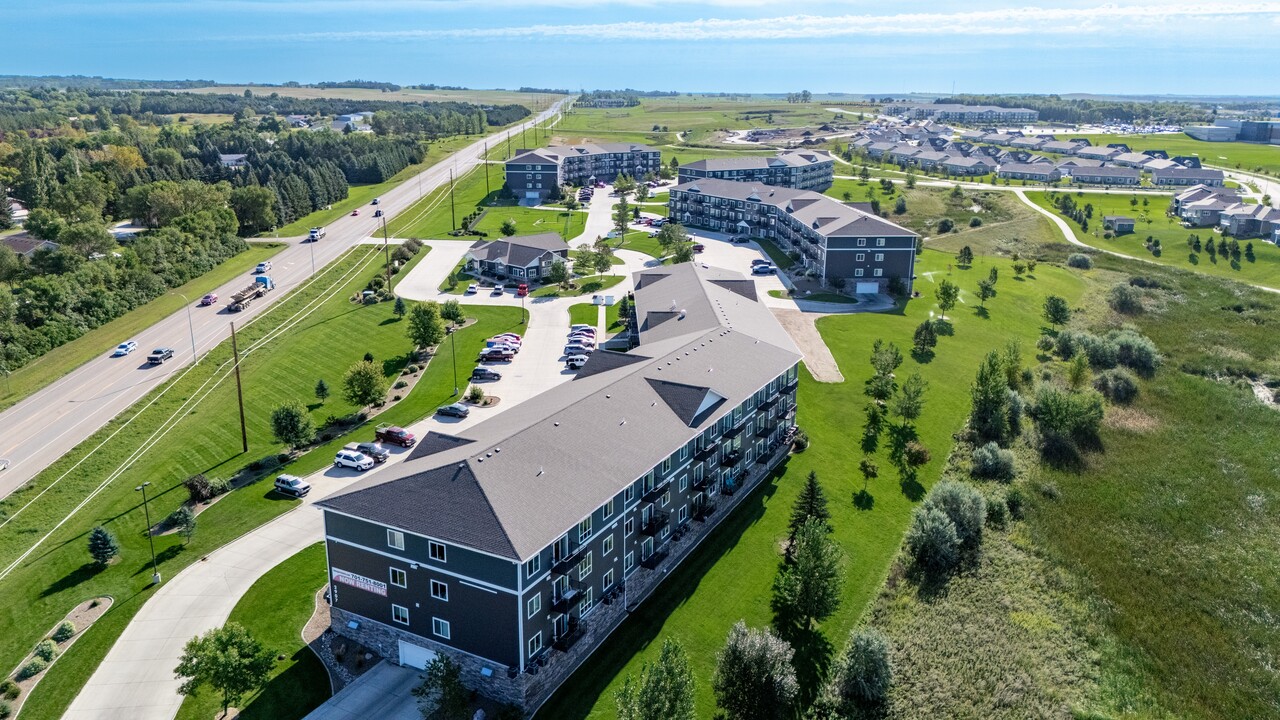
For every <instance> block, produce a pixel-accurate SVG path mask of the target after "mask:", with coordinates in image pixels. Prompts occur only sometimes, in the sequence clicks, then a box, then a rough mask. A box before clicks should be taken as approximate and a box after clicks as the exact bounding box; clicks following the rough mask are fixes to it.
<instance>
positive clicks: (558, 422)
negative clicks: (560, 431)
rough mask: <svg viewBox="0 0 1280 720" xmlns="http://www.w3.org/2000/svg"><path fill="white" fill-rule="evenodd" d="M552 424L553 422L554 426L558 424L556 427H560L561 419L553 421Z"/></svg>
mask: <svg viewBox="0 0 1280 720" xmlns="http://www.w3.org/2000/svg"><path fill="white" fill-rule="evenodd" d="M551 424H552V425H554V426H556V427H560V421H559V420H556V421H555V422H553V423H551Z"/></svg>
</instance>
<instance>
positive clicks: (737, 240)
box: [729, 235, 751, 245]
mask: <svg viewBox="0 0 1280 720" xmlns="http://www.w3.org/2000/svg"><path fill="white" fill-rule="evenodd" d="M729 242H731V243H738V244H740V245H741V244H744V243H749V242H751V238H749V237H747V236H746V235H739V236H737V237H731V238H729Z"/></svg>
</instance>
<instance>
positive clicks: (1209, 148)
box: [1088, 133, 1280, 176]
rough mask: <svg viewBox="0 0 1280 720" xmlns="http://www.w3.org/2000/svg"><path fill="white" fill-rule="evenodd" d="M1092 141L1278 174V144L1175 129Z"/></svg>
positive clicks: (1106, 136) (1098, 143)
mask: <svg viewBox="0 0 1280 720" xmlns="http://www.w3.org/2000/svg"><path fill="white" fill-rule="evenodd" d="M1088 138H1089V142H1091V143H1093V144H1094V145H1107V144H1110V143H1125V144H1126V145H1128V146H1129V147H1130V148H1132V149H1133V151H1134V152H1142V151H1143V150H1165V151H1167V152H1168V153H1169V157H1173V156H1175V155H1198V156H1199V157H1200V162H1202V163H1204V164H1205V165H1216V166H1218V167H1225V168H1235V169H1238V170H1245V171H1259V170H1260V171H1263V172H1266V173H1267V174H1269V175H1272V176H1277V175H1280V146H1276V145H1259V144H1256V143H1242V142H1205V141H1203V140H1196V139H1195V138H1193V137H1190V136H1188V135H1184V134H1182V133H1178V134H1176V135H1089V136H1088Z"/></svg>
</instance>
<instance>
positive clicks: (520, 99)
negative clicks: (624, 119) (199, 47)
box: [179, 85, 562, 112]
mask: <svg viewBox="0 0 1280 720" xmlns="http://www.w3.org/2000/svg"><path fill="white" fill-rule="evenodd" d="M245 90H249V91H250V92H252V93H253V94H254V95H270V94H271V93H278V94H280V95H283V96H285V97H296V98H346V99H349V100H387V101H392V102H424V101H432V102H469V103H476V104H479V105H508V104H516V105H524V106H525V107H527V108H529V109H530V110H534V112H537V110H536V108H539V107H540V108H546V107H547V106H548V105H550V104H551V103H554V102H555V101H556V100H558V99H559V98H560V97H562V96H560V95H549V94H546V93H522V92H515V91H511V90H415V89H412V88H403V89H401V90H398V91H395V92H382V91H381V90H376V89H374V88H317V87H285V86H283V85H215V86H211V87H201V88H187V89H183V90H180V91H179V92H191V93H199V94H202V95H224V94H231V95H243V94H244V91H245Z"/></svg>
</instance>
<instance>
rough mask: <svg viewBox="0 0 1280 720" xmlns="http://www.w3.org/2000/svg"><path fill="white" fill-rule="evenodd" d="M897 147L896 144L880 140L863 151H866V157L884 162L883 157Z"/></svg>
mask: <svg viewBox="0 0 1280 720" xmlns="http://www.w3.org/2000/svg"><path fill="white" fill-rule="evenodd" d="M897 147H898V143H896V142H887V141H883V140H882V141H880V142H873V143H871V144H870V145H868V146H867V147H866V148H865V149H866V151H867V155H869V156H871V157H873V158H875V159H876V160H884V159H886V158H885V155H887V154H888V153H890V152H892V151H893V150H895V149H896V148H897Z"/></svg>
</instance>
